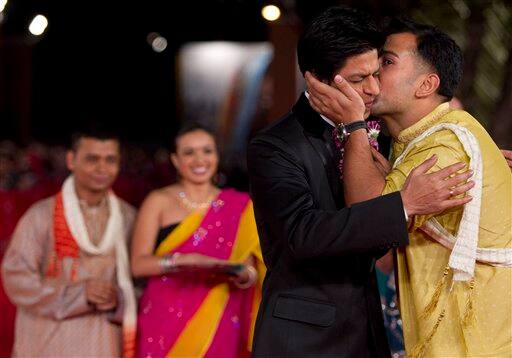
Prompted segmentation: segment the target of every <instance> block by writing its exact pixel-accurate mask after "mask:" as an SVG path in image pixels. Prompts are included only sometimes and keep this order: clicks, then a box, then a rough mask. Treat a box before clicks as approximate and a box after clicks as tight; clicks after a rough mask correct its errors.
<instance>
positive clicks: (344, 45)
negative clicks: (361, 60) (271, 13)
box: [297, 6, 384, 81]
mask: <svg viewBox="0 0 512 358" xmlns="http://www.w3.org/2000/svg"><path fill="white" fill-rule="evenodd" d="M383 43H384V37H383V36H382V35H381V33H380V31H379V30H378V28H377V26H376V24H375V22H374V21H373V19H372V18H371V17H370V16H369V15H368V14H366V13H364V12H360V11H358V10H355V9H350V8H345V7H340V6H336V7H331V8H329V9H327V10H326V11H324V12H323V13H322V14H320V15H319V16H318V17H316V18H315V19H314V20H313V21H312V22H311V24H310V25H309V27H308V28H307V29H306V30H305V31H304V33H303V34H302V36H301V37H300V39H299V42H298V44H297V58H298V61H299V68H300V70H301V72H302V74H305V73H306V71H310V72H312V73H313V74H314V75H315V76H316V77H317V78H318V79H320V80H327V81H331V80H332V79H333V77H334V74H335V73H336V72H337V71H338V70H339V69H340V68H342V67H343V66H344V65H345V61H346V60H347V58H349V57H352V56H356V55H360V54H363V53H365V52H368V51H371V50H373V49H380V47H381V46H382V45H383Z"/></svg>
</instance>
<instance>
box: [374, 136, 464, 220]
mask: <svg viewBox="0 0 512 358" xmlns="http://www.w3.org/2000/svg"><path fill="white" fill-rule="evenodd" d="M434 154H435V155H437V158H438V160H437V163H436V164H435V165H434V167H433V168H432V169H430V171H429V172H435V171H438V170H440V169H443V168H446V167H447V166H449V165H451V164H455V163H458V162H464V163H466V164H469V158H468V156H467V155H466V154H465V151H464V148H463V147H462V144H461V143H460V141H459V140H458V138H457V136H456V135H455V134H454V133H453V132H452V131H450V130H442V131H439V132H437V133H435V134H434V135H431V136H429V137H427V138H425V139H424V140H423V141H421V142H419V143H417V144H416V145H415V146H414V148H413V149H412V150H411V151H410V152H409V154H408V155H407V157H406V158H405V159H404V160H403V161H402V162H401V163H400V164H398V165H397V166H396V167H395V168H394V169H393V170H392V171H391V172H390V173H389V174H388V176H387V177H386V184H385V187H384V190H383V192H382V195H385V194H389V193H392V192H394V191H398V190H401V189H402V187H403V185H404V183H405V180H406V178H407V176H408V175H409V173H410V172H411V171H412V170H413V169H414V168H416V167H417V166H418V165H420V164H421V163H423V162H424V161H425V160H427V159H429V158H430V157H432V156H433V155H434ZM465 170H467V168H466V169H463V171H465ZM451 212H458V214H459V215H457V216H458V220H460V217H461V215H462V210H461V209H460V208H459V209H454V210H452V211H451ZM443 214H444V213H441V214H437V215H435V216H441V215H443ZM432 216H434V215H421V216H415V217H414V221H413V223H412V227H411V229H412V230H414V229H416V228H418V227H420V226H421V225H423V223H425V221H427V220H428V219H430V218H431V217H432ZM452 219H456V218H452ZM458 220H457V222H458Z"/></svg>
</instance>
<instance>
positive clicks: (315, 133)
mask: <svg viewBox="0 0 512 358" xmlns="http://www.w3.org/2000/svg"><path fill="white" fill-rule="evenodd" d="M292 111H293V113H294V114H295V115H296V116H297V119H298V120H299V122H300V123H301V125H302V127H303V128H304V136H305V137H306V139H307V141H308V142H309V144H310V145H311V147H312V148H313V150H314V153H315V154H316V155H317V157H318V158H319V159H320V161H321V162H322V165H323V167H324V170H325V174H326V178H327V181H328V183H329V187H330V189H331V193H332V198H333V201H334V203H335V206H336V208H338V209H339V208H341V207H343V206H344V200H343V190H342V187H341V182H340V178H339V172H338V168H337V163H336V157H335V153H334V151H335V149H334V143H331V141H332V139H331V130H332V129H331V126H330V125H329V124H327V123H326V122H325V121H324V120H323V119H322V117H320V116H319V115H318V113H316V112H315V111H313V109H312V108H311V106H310V105H309V103H308V101H307V99H306V97H305V96H304V95H302V96H301V98H300V99H299V101H298V102H297V104H296V105H295V106H294V108H293V110H292Z"/></svg>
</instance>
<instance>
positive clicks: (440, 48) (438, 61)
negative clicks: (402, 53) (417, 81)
mask: <svg viewBox="0 0 512 358" xmlns="http://www.w3.org/2000/svg"><path fill="white" fill-rule="evenodd" d="M385 33H386V36H389V35H393V34H399V33H411V34H413V35H415V36H416V41H417V51H418V55H419V56H420V58H421V59H423V60H424V61H425V63H427V64H428V65H429V66H431V67H432V68H433V69H434V70H435V71H436V73H437V75H438V76H439V79H440V80H441V83H440V85H439V89H438V91H437V93H438V94H440V95H441V96H444V97H446V99H447V100H448V101H449V100H451V99H452V98H453V96H454V94H455V91H456V90H457V87H458V86H459V83H460V81H461V80H462V72H463V67H464V57H463V55H462V50H461V49H460V47H459V46H458V45H457V43H456V42H455V41H454V40H453V39H452V38H451V37H450V36H448V35H447V34H446V33H444V32H443V31H441V30H439V29H438V28H437V27H435V26H431V25H425V24H420V23H417V22H414V21H412V20H410V19H407V18H393V19H391V21H390V22H389V25H388V26H387V29H386V31H385Z"/></svg>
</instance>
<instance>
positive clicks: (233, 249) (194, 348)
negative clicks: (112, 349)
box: [131, 125, 264, 357]
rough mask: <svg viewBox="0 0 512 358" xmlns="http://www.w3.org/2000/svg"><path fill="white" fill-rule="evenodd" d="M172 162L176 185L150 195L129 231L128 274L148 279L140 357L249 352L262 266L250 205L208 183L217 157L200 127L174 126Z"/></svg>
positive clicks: (143, 299) (141, 311)
mask: <svg viewBox="0 0 512 358" xmlns="http://www.w3.org/2000/svg"><path fill="white" fill-rule="evenodd" d="M171 160H172V163H173V165H174V166H175V167H176V169H177V171H178V174H179V177H180V180H179V182H178V183H177V184H174V185H171V186H167V187H164V188H162V189H159V190H156V191H154V192H152V193H150V194H149V196H148V197H147V198H146V199H145V201H144V203H143V204H142V207H141V209H140V212H139V216H138V219H137V223H136V226H135V230H134V236H133V242H132V255H131V256H132V272H133V275H134V276H135V277H148V282H147V286H146V288H145V290H144V292H143V295H142V297H141V300H140V302H139V314H138V336H137V353H138V356H139V357H163V356H171V357H243V356H249V355H250V349H251V345H252V332H253V327H254V321H255V319H256V313H257V309H258V305H259V301H260V291H261V282H260V279H261V278H262V277H263V272H262V271H263V270H264V266H263V263H262V259H261V251H260V248H259V241H258V235H257V231H256V224H255V221H254V214H253V208H252V202H251V200H250V198H249V196H248V195H247V194H245V193H240V192H237V191H235V190H232V189H223V190H221V189H219V188H217V187H216V186H215V185H214V184H213V181H212V179H213V177H214V175H215V174H216V171H217V165H218V154H217V148H216V143H215V139H214V137H213V135H212V134H211V133H210V132H209V131H208V130H206V129H205V128H203V127H200V126H198V125H189V126H188V127H185V128H183V129H182V130H180V132H178V134H177V136H176V138H175V150H174V151H173V153H172V155H171ZM231 264H233V265H231ZM235 264H239V265H235ZM219 267H224V268H226V267H227V268H230V269H231V270H229V272H227V271H226V272H225V273H220V272H221V271H219V269H218V268H219ZM215 268H217V270H215Z"/></svg>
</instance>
